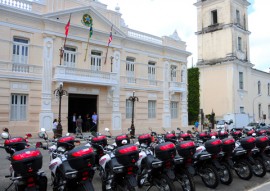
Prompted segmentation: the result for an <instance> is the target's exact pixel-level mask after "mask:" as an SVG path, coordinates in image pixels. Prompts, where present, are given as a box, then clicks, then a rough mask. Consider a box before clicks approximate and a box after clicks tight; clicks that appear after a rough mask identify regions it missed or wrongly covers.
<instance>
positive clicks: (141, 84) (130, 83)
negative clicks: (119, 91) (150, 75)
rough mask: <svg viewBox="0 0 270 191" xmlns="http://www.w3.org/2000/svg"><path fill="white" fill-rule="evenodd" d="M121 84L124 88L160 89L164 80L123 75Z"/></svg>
mask: <svg viewBox="0 0 270 191" xmlns="http://www.w3.org/2000/svg"><path fill="white" fill-rule="evenodd" d="M120 83H121V86H122V87H123V88H133V89H134V88H135V89H141V88H143V89H146V90H155V91H158V90H160V88H161V87H162V86H163V82H162V81H159V80H152V79H151V80H149V79H147V78H135V77H127V76H121V82H120Z"/></svg>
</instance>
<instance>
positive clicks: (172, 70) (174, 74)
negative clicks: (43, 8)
mask: <svg viewBox="0 0 270 191" xmlns="http://www.w3.org/2000/svg"><path fill="white" fill-rule="evenodd" d="M176 70H177V67H176V66H175V65H172V66H171V81H172V82H176V77H177V74H176V73H177V71H176Z"/></svg>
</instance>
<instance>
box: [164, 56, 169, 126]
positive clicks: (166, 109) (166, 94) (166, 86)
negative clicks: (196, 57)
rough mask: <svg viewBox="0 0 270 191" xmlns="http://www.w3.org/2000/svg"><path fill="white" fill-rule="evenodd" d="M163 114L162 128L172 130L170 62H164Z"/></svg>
mask: <svg viewBox="0 0 270 191" xmlns="http://www.w3.org/2000/svg"><path fill="white" fill-rule="evenodd" d="M163 71H164V72H163V77H164V82H163V114H162V127H163V128H171V114H170V95H169V77H170V64H169V62H168V61H165V62H164V69H163Z"/></svg>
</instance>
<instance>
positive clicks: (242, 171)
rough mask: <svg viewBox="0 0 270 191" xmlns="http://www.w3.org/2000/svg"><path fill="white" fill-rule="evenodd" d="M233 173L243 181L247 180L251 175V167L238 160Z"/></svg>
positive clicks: (245, 162) (244, 161)
mask: <svg viewBox="0 0 270 191" xmlns="http://www.w3.org/2000/svg"><path fill="white" fill-rule="evenodd" d="M235 172H236V174H237V176H238V177H239V178H241V179H243V180H249V179H251V178H252V175H253V173H252V166H251V165H250V164H249V163H248V162H247V161H246V160H240V161H239V162H238V163H236V164H235Z"/></svg>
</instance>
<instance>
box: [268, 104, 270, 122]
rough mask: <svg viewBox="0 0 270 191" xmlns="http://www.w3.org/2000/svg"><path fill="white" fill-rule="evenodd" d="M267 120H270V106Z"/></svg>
mask: <svg viewBox="0 0 270 191" xmlns="http://www.w3.org/2000/svg"><path fill="white" fill-rule="evenodd" d="M268 119H270V105H268Z"/></svg>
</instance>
